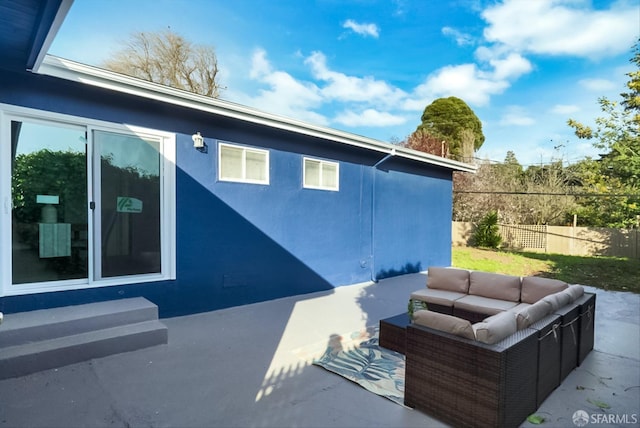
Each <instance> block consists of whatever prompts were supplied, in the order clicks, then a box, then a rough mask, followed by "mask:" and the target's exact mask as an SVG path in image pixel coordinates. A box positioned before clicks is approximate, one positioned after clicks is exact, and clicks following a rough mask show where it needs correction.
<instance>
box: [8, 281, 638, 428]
mask: <svg viewBox="0 0 640 428" xmlns="http://www.w3.org/2000/svg"><path fill="white" fill-rule="evenodd" d="M425 281H426V275H425V274H422V273H418V274H410V275H404V276H401V277H396V278H391V279H387V280H382V281H380V282H378V283H376V284H372V283H367V284H359V285H353V286H349V287H342V288H339V289H336V290H335V291H332V292H322V293H315V294H307V295H301V296H295V297H290V298H285V299H279V300H275V301H270V302H265V303H259V304H253V305H247V306H242V307H236V308H231V309H225V310H220V311H214V312H208V313H201V314H195V315H189V316H183V317H177V318H169V319H163V320H162V321H163V322H164V324H166V325H167V326H168V328H169V344H168V345H162V346H156V347H153V348H148V349H144V350H140V351H135V352H129V353H124V354H119V355H114V356H110V357H105V358H100V359H95V360H92V361H88V362H84V363H78V364H74V365H70V366H66V367H62V368H59V369H53V370H47V371H44V372H39V373H35V374H32V375H28V376H24V377H19V378H12V379H6V380H3V381H0V427H125V426H127V427H138V426H141V427H146V426H154V427H165V426H166V427H293V426H295V427H414V426H415V427H435V426H444V425H443V424H442V423H440V422H439V421H437V420H435V419H433V418H430V417H429V416H428V415H425V414H423V413H420V412H418V411H415V410H412V409H409V408H404V407H402V406H399V405H397V404H395V403H393V402H391V401H389V400H386V399H384V398H381V397H379V396H377V395H375V394H373V393H370V392H368V391H366V390H365V389H363V388H361V387H359V386H358V385H356V384H354V383H351V382H349V381H347V380H345V379H343V378H341V377H339V376H337V375H334V374H331V373H329V372H326V371H325V370H323V369H321V368H319V367H316V366H312V365H311V360H312V358H313V357H314V356H317V355H319V353H322V351H323V350H324V348H325V346H326V344H327V342H328V341H329V340H330V339H331V338H332V337H334V338H335V337H336V336H341V337H342V340H343V342H344V345H345V346H346V345H348V342H349V340H350V333H351V332H355V331H358V330H361V329H364V328H365V327H366V326H371V325H377V323H378V321H379V320H380V319H381V318H387V317H390V316H393V315H396V314H398V313H401V312H404V311H406V306H407V299H408V296H409V294H410V292H411V291H414V290H415V289H417V288H420V287H423V286H424V284H425ZM587 291H590V292H595V293H597V295H598V296H597V310H596V333H595V334H596V339H595V349H594V351H592V352H591V354H590V355H589V356H588V357H587V359H586V360H585V361H584V362H583V364H582V365H581V366H580V367H578V368H577V369H576V370H574V371H573V372H572V373H571V374H570V375H569V376H568V377H567V378H566V379H565V381H564V383H563V384H562V385H561V386H560V387H559V388H557V389H556V390H555V391H554V392H553V393H552V394H551V396H550V397H549V398H548V399H547V400H546V401H545V402H544V403H543V405H542V406H541V407H540V408H539V409H538V411H537V412H536V414H538V415H540V416H542V417H544V418H545V420H546V421H545V423H544V424H543V425H542V426H547V427H557V426H574V423H573V421H572V417H573V415H574V413H575V412H576V411H578V410H583V411H585V412H587V414H588V415H589V418H590V420H589V424H590V425H597V426H638V424H640V295H637V294H632V293H618V292H605V291H602V290H598V289H594V288H591V287H587ZM0 328H1V327H0ZM606 406H609V408H603V407H606ZM523 426H534V425H531V424H530V423H528V422H525V424H524V425H523Z"/></svg>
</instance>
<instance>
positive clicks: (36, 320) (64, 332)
mask: <svg viewBox="0 0 640 428" xmlns="http://www.w3.org/2000/svg"><path fill="white" fill-rule="evenodd" d="M154 319H156V320H157V319H158V307H157V306H156V305H155V304H153V303H151V302H150V301H148V300H147V299H145V298H142V297H135V298H131V299H121V300H110V301H106V302H97V303H89V304H85V305H74V306H65V307H61V308H53V309H44V310H39V311H30V312H20V313H15V314H5V316H4V322H3V323H2V325H0V349H1V348H4V347H8V346H15V345H20V344H25V343H31V342H37V341H40V340H48V339H53V338H56V337H63V336H70V335H74V334H79V333H85V332H88V331H93V330H100V329H104V328H109V327H116V326H119V325H126V324H132V323H138V322H143V321H150V320H154Z"/></svg>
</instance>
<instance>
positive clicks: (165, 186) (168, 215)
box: [0, 103, 176, 297]
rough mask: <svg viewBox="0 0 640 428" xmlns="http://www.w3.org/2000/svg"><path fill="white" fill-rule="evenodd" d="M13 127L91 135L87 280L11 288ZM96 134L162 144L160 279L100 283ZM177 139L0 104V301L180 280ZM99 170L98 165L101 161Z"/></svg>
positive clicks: (166, 134) (114, 279)
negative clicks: (23, 125)
mask: <svg viewBox="0 0 640 428" xmlns="http://www.w3.org/2000/svg"><path fill="white" fill-rule="evenodd" d="M11 121H24V122H29V121H32V122H38V123H42V124H51V125H62V126H71V127H76V128H78V127H84V128H85V129H86V135H87V142H86V143H87V146H86V155H87V198H88V204H87V205H88V206H87V212H88V232H87V233H88V236H87V237H88V242H89V243H88V258H89V261H88V278H86V279H84V278H83V279H73V280H61V281H48V282H39V283H26V284H13V283H12V262H11V256H12V254H11V253H12V233H11V227H12V219H11V216H12V195H11V170H12V168H11V157H12V155H11ZM93 130H100V131H106V132H114V133H118V134H128V135H133V136H139V137H142V138H145V137H146V138H151V139H154V140H160V142H161V143H160V159H161V168H160V169H161V177H160V195H161V201H160V217H161V222H160V225H161V231H160V241H161V272H160V273H158V274H142V275H128V276H119V277H111V278H104V279H102V278H96V275H95V264H96V263H99V260H97V258H96V256H97V254H96V253H98V254H99V251H96V248H98V246H99V245H101V242H100V238H99V237H96V228H95V218H94V214H95V211H96V210H95V209H92V208H91V207H92V206H95V205H94V204H92V202H93V201H95V200H96V199H95V198H96V197H97V196H96V193H98V194H99V186H100V183H99V182H98V181H96V176H95V171H94V170H95V166H96V164H95V162H96V161H95V153H94V149H95V148H94V144H93V135H92V134H93ZM175 152H176V136H175V134H173V133H169V132H164V131H157V130H153V129H148V128H141V127H137V126H129V125H119V124H114V123H110V122H104V121H98V120H94V119H86V118H82V117H77V116H70V115H65V114H59V113H51V112H47V111H43V110H35V109H30V108H25V107H18V106H13V105H7V104H1V103H0V297H2V296H13V295H23V294H33V293H43V292H51V291H65V290H76V289H85V288H94V287H103V286H111V285H122V284H133V283H142V282H152V281H164V280H173V279H175V278H176V273H175V272H176V248H175V247H176V223H175V222H176V191H175V186H176V184H175V183H176V174H175V159H176V157H175V156H176V153H175ZM98 164H99V160H98Z"/></svg>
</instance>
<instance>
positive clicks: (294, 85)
mask: <svg viewBox="0 0 640 428" xmlns="http://www.w3.org/2000/svg"><path fill="white" fill-rule="evenodd" d="M249 76H250V77H251V78H252V79H253V80H257V81H259V82H261V83H263V84H266V85H267V86H268V89H260V90H259V91H258V95H257V96H255V97H250V102H249V103H248V104H250V105H252V106H254V107H256V108H259V109H261V110H264V111H268V112H271V113H276V114H281V115H284V116H287V117H292V118H297V119H300V120H304V121H308V122H311V123H315V124H318V125H328V123H329V121H328V120H327V118H326V117H324V116H322V115H320V114H318V113H316V112H315V111H313V109H314V108H317V107H319V106H320V105H321V104H322V102H323V99H322V96H321V95H320V90H319V89H318V87H317V86H315V85H314V84H312V83H308V82H300V81H298V80H296V79H295V78H294V77H293V76H291V75H290V74H289V73H285V72H283V71H274V70H273V68H272V67H271V64H270V63H269V61H268V60H267V53H266V52H265V51H264V50H262V49H258V50H256V51H255V52H254V53H253V56H252V61H251V70H250V72H249Z"/></svg>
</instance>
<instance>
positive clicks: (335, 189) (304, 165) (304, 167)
mask: <svg viewBox="0 0 640 428" xmlns="http://www.w3.org/2000/svg"><path fill="white" fill-rule="evenodd" d="M307 161H313V162H320V183H322V181H323V180H322V178H323V174H324V166H325V165H332V166H335V168H336V186H335V187H331V186H323V185H322V184H320V185H319V186H314V185H310V184H307V182H306V177H307V174H306V172H307ZM302 187H304V188H305V189H315V190H329V191H332V192H338V191H340V163H338V162H332V161H327V160H323V159H317V158H311V157H306V156H305V157H303V158H302Z"/></svg>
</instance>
